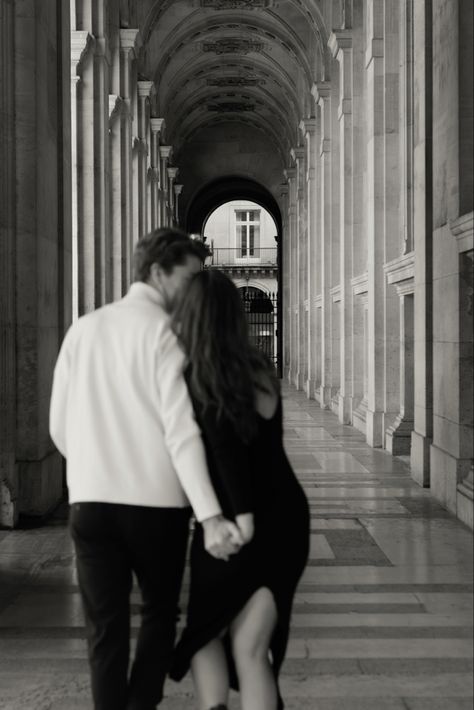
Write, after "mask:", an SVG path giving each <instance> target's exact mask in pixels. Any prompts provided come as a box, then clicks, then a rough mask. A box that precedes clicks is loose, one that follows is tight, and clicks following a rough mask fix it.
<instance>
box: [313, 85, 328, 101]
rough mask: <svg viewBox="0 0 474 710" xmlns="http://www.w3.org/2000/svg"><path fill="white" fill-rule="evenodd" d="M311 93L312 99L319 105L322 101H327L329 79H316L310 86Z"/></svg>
mask: <svg viewBox="0 0 474 710" xmlns="http://www.w3.org/2000/svg"><path fill="white" fill-rule="evenodd" d="M311 93H312V94H313V96H314V100H315V101H316V103H317V104H319V105H321V104H322V102H324V101H327V100H328V99H329V97H330V96H331V82H330V81H318V82H315V83H314V84H313V86H312V87H311Z"/></svg>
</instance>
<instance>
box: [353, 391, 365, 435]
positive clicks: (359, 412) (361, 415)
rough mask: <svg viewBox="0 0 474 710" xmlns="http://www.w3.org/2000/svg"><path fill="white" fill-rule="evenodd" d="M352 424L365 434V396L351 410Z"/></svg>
mask: <svg viewBox="0 0 474 710" xmlns="http://www.w3.org/2000/svg"><path fill="white" fill-rule="evenodd" d="M352 426H353V427H355V428H356V429H357V430H358V431H360V432H362V434H364V436H367V399H366V398H365V397H364V398H363V399H362V401H361V402H360V403H359V405H358V406H357V407H356V409H354V410H353V412H352Z"/></svg>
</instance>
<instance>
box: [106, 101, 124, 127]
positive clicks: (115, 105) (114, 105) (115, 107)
mask: <svg viewBox="0 0 474 710" xmlns="http://www.w3.org/2000/svg"><path fill="white" fill-rule="evenodd" d="M124 103H125V102H124V100H123V98H122V97H121V96H117V94H109V126H110V124H111V123H112V121H113V120H114V118H115V117H116V116H119V115H120V113H121V112H122V108H123V107H124Z"/></svg>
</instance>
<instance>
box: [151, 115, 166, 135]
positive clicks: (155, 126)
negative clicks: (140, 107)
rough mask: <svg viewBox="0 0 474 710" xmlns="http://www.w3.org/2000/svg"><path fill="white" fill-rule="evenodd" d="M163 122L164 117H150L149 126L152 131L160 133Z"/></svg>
mask: <svg viewBox="0 0 474 710" xmlns="http://www.w3.org/2000/svg"><path fill="white" fill-rule="evenodd" d="M164 123H165V119H164V118H150V128H151V132H152V133H160V132H161V131H162V130H163V126H164Z"/></svg>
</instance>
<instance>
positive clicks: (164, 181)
mask: <svg viewBox="0 0 474 710" xmlns="http://www.w3.org/2000/svg"><path fill="white" fill-rule="evenodd" d="M172 152H173V147H172V146H170V145H160V163H161V170H160V174H161V226H162V227H168V226H169V202H168V200H169V185H168V160H169V159H170V158H171V154H172Z"/></svg>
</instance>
